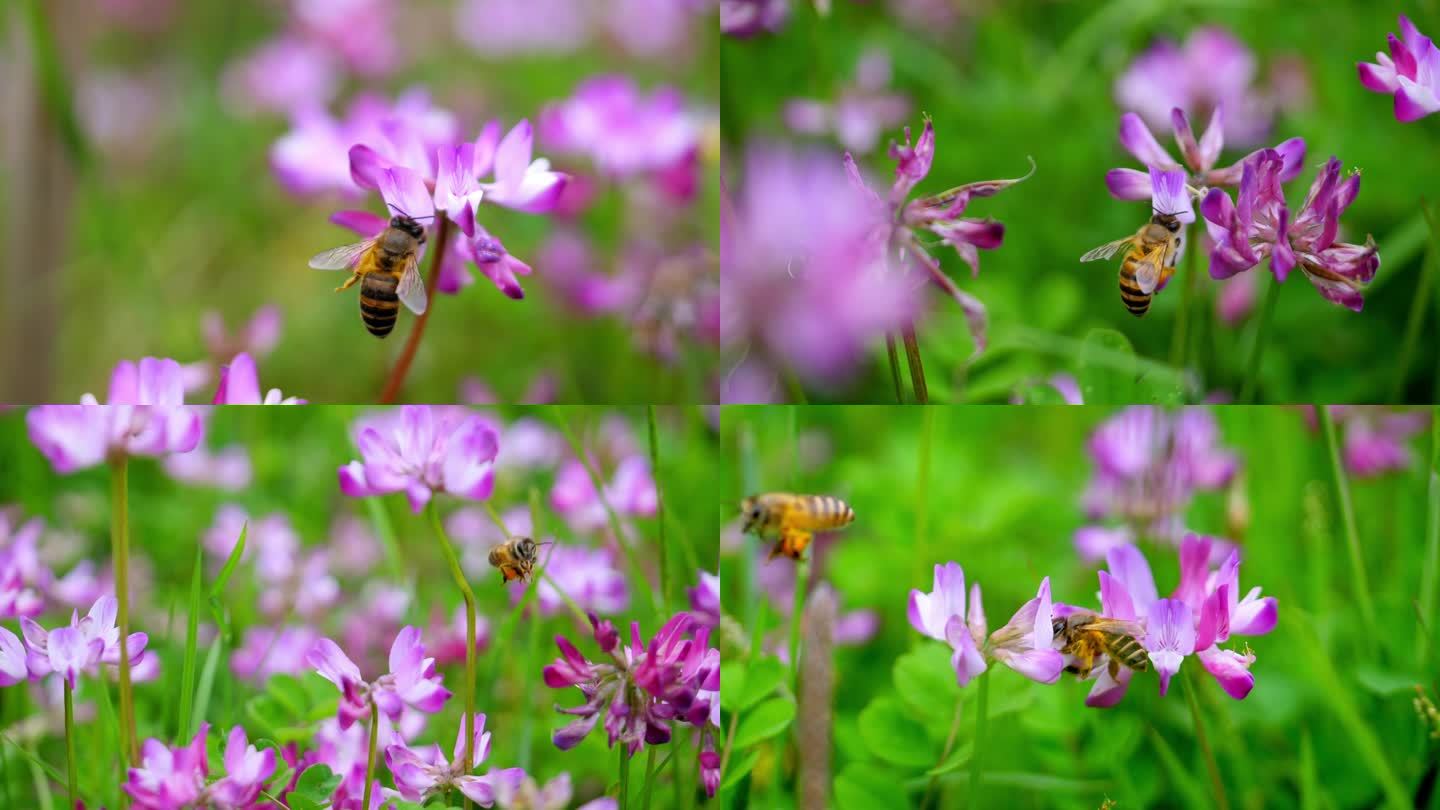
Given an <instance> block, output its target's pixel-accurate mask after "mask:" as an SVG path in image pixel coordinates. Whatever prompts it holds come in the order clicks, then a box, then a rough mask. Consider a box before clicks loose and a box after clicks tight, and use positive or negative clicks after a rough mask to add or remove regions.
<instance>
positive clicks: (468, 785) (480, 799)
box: [385, 714, 525, 807]
mask: <svg viewBox="0 0 1440 810" xmlns="http://www.w3.org/2000/svg"><path fill="white" fill-rule="evenodd" d="M467 727H469V728H470V729H471V730H472V731H473V735H474V736H473V739H472V741H471V745H472V746H473V747H474V748H473V750H474V752H475V753H474V758H475V762H474V764H475V765H476V766H478V765H479V764H480V763H482V762H484V761H485V760H486V759H487V758H488V757H489V756H490V732H488V731H486V730H485V715H483V714H477V715H475V716H474V717H473V718H472V720H471V722H470V723H461V726H460V731H459V733H458V734H457V735H456V737H455V748H454V752H453V757H452V758H451V759H448V760H447V759H446V758H445V754H444V752H442V751H441V750H440V746H438V745H431V746H425V747H422V748H419V749H418V750H417V749H412V748H410V747H409V746H408V745H405V744H404V743H400V744H396V745H390V746H388V747H386V749H385V766H386V767H387V768H389V769H390V773H391V774H392V775H393V776H394V777H395V787H396V789H397V790H398V792H399V793H400V796H401V797H402V798H404V799H406V800H407V801H424V800H425V799H428V798H429V797H430V796H433V795H437V794H443V793H444V792H446V791H448V790H450V789H452V788H453V789H457V790H459V791H460V792H461V793H463V794H464V795H465V797H466V798H468V799H470V800H471V801H474V802H475V803H477V804H479V805H480V806H481V807H493V806H494V804H495V797H496V795H497V794H498V793H499V792H501V791H502V790H504V791H510V792H512V793H513V792H514V791H515V790H516V789H518V788H519V785H520V783H521V782H522V780H523V779H524V778H525V772H524V771H522V770H520V769H519V768H506V769H503V770H499V771H495V770H492V771H490V772H489V773H486V774H485V775H484V776H475V775H473V774H471V773H469V772H468V770H467V769H466V768H465V767H464V766H463V763H464V753H465V731H466V728H467Z"/></svg>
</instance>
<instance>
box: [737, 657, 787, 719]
mask: <svg viewBox="0 0 1440 810" xmlns="http://www.w3.org/2000/svg"><path fill="white" fill-rule="evenodd" d="M721 677H722V678H723V677H724V675H721ZM784 677H785V665H784V664H781V663H780V659H779V658H775V657H773V656H765V657H764V658H757V659H755V660H754V661H752V662H751V663H750V667H749V669H748V670H747V671H746V673H745V678H744V681H743V685H742V687H741V689H740V703H739V705H738V706H736V711H742V712H743V711H745V710H746V709H749V708H750V707H751V706H754V705H755V704H756V703H759V702H760V701H761V700H763V699H765V698H767V697H769V696H770V693H771V692H774V691H775V687H777V686H779V685H780V681H781V679H783V678H784ZM721 683H722V684H723V683H724V681H723V680H722V681H721ZM722 689H723V687H722Z"/></svg>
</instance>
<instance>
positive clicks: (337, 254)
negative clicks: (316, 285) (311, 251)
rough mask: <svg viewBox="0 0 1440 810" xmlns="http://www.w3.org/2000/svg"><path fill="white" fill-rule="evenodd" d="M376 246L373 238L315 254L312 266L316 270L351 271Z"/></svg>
mask: <svg viewBox="0 0 1440 810" xmlns="http://www.w3.org/2000/svg"><path fill="white" fill-rule="evenodd" d="M374 246H375V240H374V239H373V238H372V239H366V240H365V241H363V242H356V243H354V244H352V245H341V246H340V247H337V248H333V249H331V250H327V251H325V252H324V253H317V254H315V257H314V258H312V259H311V260H310V266H311V267H313V268H315V269H316V270H349V269H351V268H352V267H354V266H355V264H356V262H359V261H360V257H361V256H364V255H365V254H366V252H368V251H369V250H370V248H372V247H374Z"/></svg>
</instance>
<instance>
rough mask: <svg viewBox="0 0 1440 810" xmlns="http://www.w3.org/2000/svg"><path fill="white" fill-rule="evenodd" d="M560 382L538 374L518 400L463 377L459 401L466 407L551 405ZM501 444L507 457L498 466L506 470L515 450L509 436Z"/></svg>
mask: <svg viewBox="0 0 1440 810" xmlns="http://www.w3.org/2000/svg"><path fill="white" fill-rule="evenodd" d="M558 385H559V381H558V380H556V379H555V375H554V374H551V373H550V372H548V371H539V372H536V374H535V376H533V377H531V378H530V383H529V384H528V385H526V386H525V391H524V392H523V393H521V394H520V397H519V398H518V399H514V400H511V399H508V398H504V399H502V398H501V397H500V396H499V395H497V394H496V393H495V390H494V389H492V388H491V387H490V386H489V385H488V384H486V382H485V381H484V380H482V379H480V378H479V377H477V376H474V375H471V376H469V377H463V378H461V380H460V385H459V399H458V401H459V402H461V403H463V404H465V405H499V404H500V403H501V402H514V403H516V404H518V405H551V404H554V402H555V399H556V397H557V396H558V393H557V391H556V388H557V387H558ZM500 444H501V445H502V446H503V447H505V449H506V455H501V456H500V457H499V458H497V459H496V462H495V463H496V466H497V467H499V468H502V469H503V468H504V467H505V466H506V465H507V464H510V463H513V462H511V461H509V460H507V457H508V458H514V457H515V454H514V452H513V451H514V448H513V446H512V445H511V442H510V439H509V436H508V434H507V435H506V436H504V437H502V438H501V440H500Z"/></svg>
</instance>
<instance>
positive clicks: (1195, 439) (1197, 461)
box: [1075, 405, 1240, 561]
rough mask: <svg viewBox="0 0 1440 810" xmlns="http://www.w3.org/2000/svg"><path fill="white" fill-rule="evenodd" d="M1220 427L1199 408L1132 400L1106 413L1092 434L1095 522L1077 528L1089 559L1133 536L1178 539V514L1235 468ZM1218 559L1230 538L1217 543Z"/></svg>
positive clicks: (1089, 499) (1090, 507)
mask: <svg viewBox="0 0 1440 810" xmlns="http://www.w3.org/2000/svg"><path fill="white" fill-rule="evenodd" d="M1219 440H1220V429H1219V426H1218V425H1216V423H1215V418H1214V416H1213V415H1212V414H1211V413H1210V412H1209V411H1207V410H1205V409H1203V408H1184V409H1181V410H1179V411H1175V412H1171V411H1166V410H1163V409H1160V408H1155V407H1151V406H1145V405H1137V406H1133V407H1130V408H1126V409H1125V410H1122V411H1121V412H1120V413H1118V414H1116V415H1115V416H1113V417H1111V418H1110V419H1108V420H1107V421H1105V422H1104V423H1102V424H1101V425H1100V426H1099V427H1098V428H1096V430H1095V433H1094V434H1093V435H1091V437H1090V441H1089V450H1090V456H1091V458H1092V459H1093V460H1094V462H1095V474H1094V476H1093V477H1092V478H1091V480H1090V485H1089V486H1088V487H1087V488H1086V491H1085V495H1084V498H1083V502H1084V507H1085V513H1086V515H1087V516H1088V517H1089V518H1090V519H1091V520H1092V521H1104V520H1115V521H1119V523H1120V525H1118V526H1116V525H1106V524H1100V523H1095V524H1091V525H1087V526H1084V527H1082V528H1081V529H1080V530H1078V531H1077V532H1076V533H1075V546H1076V550H1078V551H1079V552H1080V555H1081V556H1082V557H1083V558H1085V559H1086V560H1087V561H1094V560H1099V559H1102V558H1104V556H1105V554H1106V552H1107V551H1109V550H1110V549H1111V548H1114V547H1116V546H1119V545H1123V544H1126V543H1131V542H1133V541H1134V539H1135V537H1136V536H1137V534H1145V535H1148V536H1151V537H1155V538H1159V539H1164V540H1166V541H1167V542H1170V543H1174V544H1179V542H1180V540H1181V538H1182V536H1183V535H1184V534H1185V531H1184V525H1183V516H1184V512H1185V510H1186V509H1187V508H1189V505H1190V502H1191V501H1192V500H1193V499H1194V497H1195V494H1196V493H1198V492H1210V491H1215V490H1219V489H1222V488H1224V487H1226V486H1228V485H1229V484H1230V481H1231V480H1232V479H1233V478H1234V477H1235V474H1236V472H1237V471H1238V470H1239V466H1240V462H1239V459H1238V458H1237V457H1236V456H1235V454H1234V453H1232V452H1230V451H1228V450H1226V449H1225V448H1223V447H1221V446H1220V445H1219ZM1216 548H1217V551H1216V553H1217V555H1220V556H1221V558H1223V555H1224V554H1225V553H1227V552H1228V550H1229V544H1217V546H1216Z"/></svg>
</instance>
